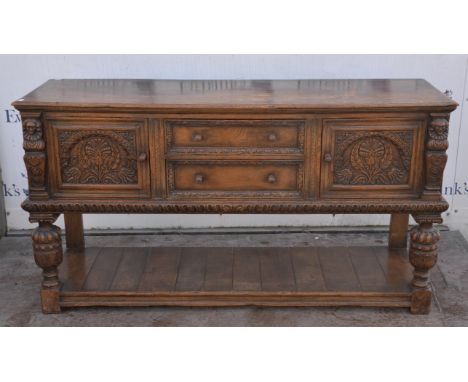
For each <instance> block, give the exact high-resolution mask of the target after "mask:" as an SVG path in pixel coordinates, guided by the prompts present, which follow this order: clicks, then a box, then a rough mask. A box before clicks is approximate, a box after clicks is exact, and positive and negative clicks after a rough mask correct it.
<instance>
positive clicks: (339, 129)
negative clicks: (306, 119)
mask: <svg viewBox="0 0 468 382" xmlns="http://www.w3.org/2000/svg"><path fill="white" fill-rule="evenodd" d="M424 127H425V120H420V119H419V120H417V119H416V120H415V119H378V120H377V119H375V120H374V119H349V120H344V119H330V120H325V121H324V122H323V135H322V162H321V180H320V188H321V191H320V192H321V196H322V197H330V198H334V197H337V198H363V197H364V198H366V197H368V198H375V199H379V198H399V197H401V198H404V197H417V196H419V194H420V192H421V186H422V180H423V179H421V176H420V174H423V173H424V172H423V170H422V166H423V164H422V153H423V152H424V150H423V147H422V146H423V144H424Z"/></svg>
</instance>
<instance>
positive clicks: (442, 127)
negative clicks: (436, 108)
mask: <svg viewBox="0 0 468 382" xmlns="http://www.w3.org/2000/svg"><path fill="white" fill-rule="evenodd" d="M449 117H450V114H448V113H432V114H430V120H429V126H428V130H427V138H426V150H425V152H426V154H425V166H426V173H425V175H426V182H425V186H424V192H423V197H424V198H425V199H440V198H441V197H442V193H441V189H442V180H443V175H444V168H445V164H446V163H447V154H446V150H447V148H448V140H447V138H448V128H449Z"/></svg>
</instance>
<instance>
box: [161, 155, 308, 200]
mask: <svg viewBox="0 0 468 382" xmlns="http://www.w3.org/2000/svg"><path fill="white" fill-rule="evenodd" d="M303 172H304V169H303V164H302V162H300V161H281V162H279V161H169V162H168V190H169V193H170V195H171V196H176V197H190V198H192V197H207V196H210V197H236V196H247V197H255V196H259V197H289V198H290V197H295V198H297V197H298V196H300V195H301V194H302V190H303Z"/></svg>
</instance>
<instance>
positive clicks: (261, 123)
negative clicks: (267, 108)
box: [165, 120, 304, 153]
mask: <svg viewBox="0 0 468 382" xmlns="http://www.w3.org/2000/svg"><path fill="white" fill-rule="evenodd" d="M165 134H166V145H167V151H168V152H175V153H177V152H181V153H197V152H203V153H207V152H246V153H248V152H265V153H275V152H277V153H301V152H303V150H304V121H297V120H170V121H169V120H168V121H165Z"/></svg>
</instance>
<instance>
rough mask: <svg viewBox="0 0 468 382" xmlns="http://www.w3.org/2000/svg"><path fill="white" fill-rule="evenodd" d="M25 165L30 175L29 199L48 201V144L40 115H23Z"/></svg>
mask: <svg viewBox="0 0 468 382" xmlns="http://www.w3.org/2000/svg"><path fill="white" fill-rule="evenodd" d="M22 118H23V122H22V124H23V148H24V152H25V153H24V163H25V165H26V171H27V173H28V183H29V198H30V199H47V198H48V196H49V195H48V193H47V169H46V142H45V134H44V129H43V124H42V121H41V118H40V114H38V113H22Z"/></svg>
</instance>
